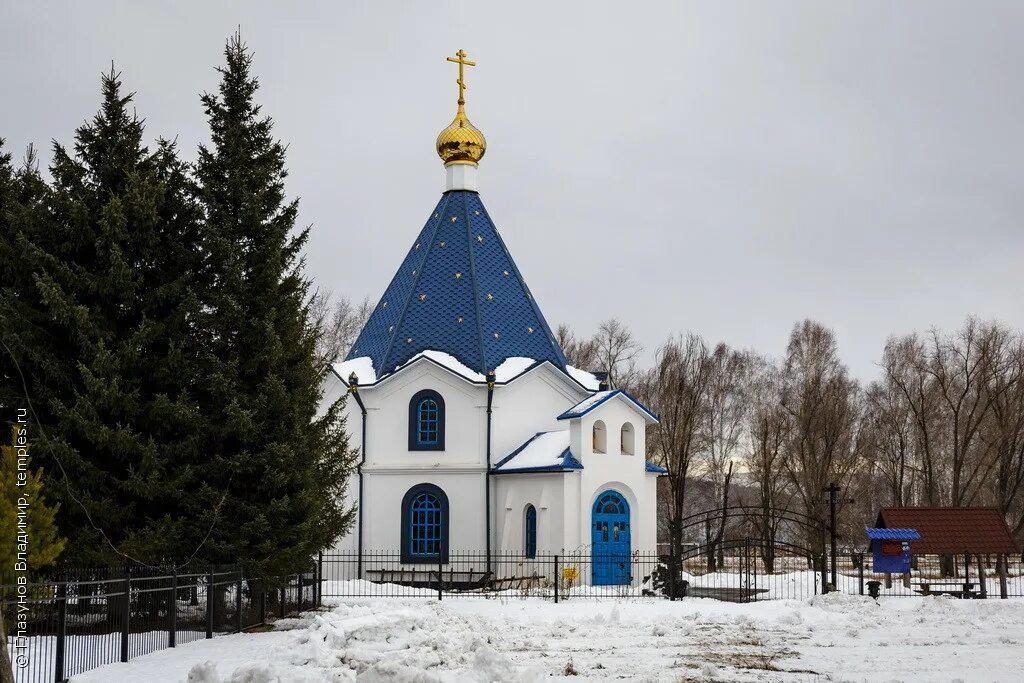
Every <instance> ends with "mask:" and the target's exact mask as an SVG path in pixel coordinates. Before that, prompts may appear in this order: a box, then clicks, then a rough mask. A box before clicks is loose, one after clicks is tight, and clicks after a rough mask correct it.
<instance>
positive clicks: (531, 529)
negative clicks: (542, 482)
mask: <svg viewBox="0 0 1024 683" xmlns="http://www.w3.org/2000/svg"><path fill="white" fill-rule="evenodd" d="M523 546H524V552H525V553H526V556H527V557H537V508H535V507H533V506H532V505H527V506H526V521H525V527H524V529H523Z"/></svg>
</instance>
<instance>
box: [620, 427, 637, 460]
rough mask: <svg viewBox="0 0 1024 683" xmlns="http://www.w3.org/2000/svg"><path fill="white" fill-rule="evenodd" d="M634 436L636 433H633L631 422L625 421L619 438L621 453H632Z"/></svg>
mask: <svg viewBox="0 0 1024 683" xmlns="http://www.w3.org/2000/svg"><path fill="white" fill-rule="evenodd" d="M635 436H636V435H635V434H634V433H633V425H632V423H629V422H627V423H626V424H624V425H622V437H621V439H620V440H619V451H620V452H621V453H622V454H623V455H633V453H634V450H633V449H634V447H635V446H634V443H635Z"/></svg>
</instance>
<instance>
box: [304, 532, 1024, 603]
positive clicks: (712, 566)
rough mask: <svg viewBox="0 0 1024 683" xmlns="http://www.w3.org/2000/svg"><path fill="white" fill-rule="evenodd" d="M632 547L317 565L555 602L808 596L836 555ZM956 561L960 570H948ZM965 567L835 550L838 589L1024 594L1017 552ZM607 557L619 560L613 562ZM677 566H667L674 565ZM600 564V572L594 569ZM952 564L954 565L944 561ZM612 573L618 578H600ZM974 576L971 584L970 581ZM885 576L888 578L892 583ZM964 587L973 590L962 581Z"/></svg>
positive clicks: (354, 558)
mask: <svg viewBox="0 0 1024 683" xmlns="http://www.w3.org/2000/svg"><path fill="white" fill-rule="evenodd" d="M710 555H713V556H709V553H706V552H703V549H702V551H701V552H683V553H681V554H680V556H679V557H675V556H674V555H673V554H671V553H668V554H666V553H661V554H659V553H654V552H647V553H643V552H634V553H632V554H631V555H629V556H628V557H622V556H613V557H597V556H593V555H592V554H591V553H590V552H589V551H580V552H574V553H566V554H537V555H536V556H535V557H527V556H526V555H524V554H521V553H498V554H492V555H491V557H490V560H488V558H487V555H486V554H485V553H483V552H475V551H470V552H452V553H449V555H448V557H447V558H446V560H445V561H442V562H439V563H438V564H432V563H431V564H410V563H407V562H402V558H401V554H400V553H399V552H397V551H368V552H364V553H363V554H362V556H361V557H360V556H359V555H358V554H356V553H327V554H323V555H321V556H320V559H319V563H318V566H319V573H320V576H321V578H322V585H321V590H322V595H323V597H325V598H433V599H444V598H445V597H451V596H460V597H475V598H487V597H496V596H499V595H500V596H502V597H522V598H531V597H532V598H542V599H547V600H553V601H556V602H559V601H564V600H579V599H601V598H669V599H678V598H684V597H686V598H715V599H719V600H727V601H731V602H754V601H759V600H780V599H786V600H802V599H806V598H810V597H812V596H814V595H818V594H821V593H825V592H828V591H829V590H831V589H832V587H831V586H830V584H831V572H830V570H831V561H830V558H829V557H828V555H827V554H825V553H822V554H818V555H813V554H810V553H807V552H805V551H804V550H803V549H801V548H798V547H796V546H790V545H787V544H785V543H776V544H774V545H773V546H771V548H770V551H769V549H768V548H767V547H765V546H763V545H762V544H761V543H759V542H758V541H756V540H753V539H743V540H737V541H731V542H728V543H723V544H721V547H719V548H716V549H715V551H714V552H713V553H711V554H710ZM950 561H952V562H953V564H954V565H955V566H956V567H958V568H959V569H958V570H957V572H958V575H956V576H952V577H944V573H943V568H944V565H943V563H944V562H945V563H946V564H947V565H948V563H949V562H950ZM972 563H973V564H972V565H970V570H969V571H970V574H969V576H968V577H966V578H965V577H964V575H963V572H964V567H965V565H964V558H963V556H959V557H957V558H953V560H948V559H944V558H939V557H933V556H924V557H919V558H917V560H916V569H915V570H914V571H913V572H912V574H911V576H910V578H909V579H906V580H905V579H904V577H901V576H895V577H889V580H888V581H887V579H886V576H885V575H884V574H876V573H874V572H873V571H872V567H871V556H870V555H865V554H864V553H861V552H859V551H852V552H840V553H838V554H837V556H836V569H837V576H836V583H837V586H836V589H837V590H839V591H841V592H843V593H848V594H855V595H856V594H861V595H868V594H869V593H870V592H871V584H870V582H872V581H877V582H878V583H879V585H880V586H881V589H880V593H879V595H880V597H916V596H926V595H938V594H949V595H955V596H956V597H965V596H966V597H972V598H973V597H978V598H980V597H987V598H1000V597H1011V598H1012V597H1024V562H1022V558H1021V557H1020V556H1013V557H1006V558H1003V559H1002V560H1000V559H999V558H996V557H990V558H981V561H980V567H981V574H982V576H983V579H982V578H979V576H978V572H979V569H978V567H979V560H978V558H974V557H973V556H972ZM608 565H612V570H611V572H609V571H608ZM671 566H674V567H676V571H675V572H672V571H669V567H671ZM595 568H597V569H598V572H597V573H595ZM946 568H947V569H948V567H946ZM608 579H611V581H612V582H611V583H602V581H607V580H608ZM967 584H971V585H970V586H969V587H966V588H965V586H967ZM887 586H888V587H887ZM965 590H966V591H967V592H966V594H965V592H964V591H965Z"/></svg>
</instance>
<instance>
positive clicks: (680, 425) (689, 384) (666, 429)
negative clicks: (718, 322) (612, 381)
mask: <svg viewBox="0 0 1024 683" xmlns="http://www.w3.org/2000/svg"><path fill="white" fill-rule="evenodd" d="M710 381H711V363H710V353H709V351H708V346H707V344H706V343H704V340H703V339H701V338H700V337H699V336H697V335H695V334H688V335H686V336H685V337H672V338H670V339H669V340H668V341H667V342H666V343H665V344H664V345H662V346H661V347H660V348H659V349H658V351H657V353H656V357H655V366H654V368H653V369H652V370H651V371H650V372H648V373H645V375H644V377H643V381H642V382H641V383H640V393H641V396H642V398H643V400H645V401H646V402H647V403H648V405H650V406H651V407H652V408H653V409H654V411H655V412H657V413H658V415H659V417H660V418H661V421H660V423H659V424H658V425H655V426H654V427H652V428H651V429H650V430H649V432H648V450H649V451H651V452H654V453H657V456H656V457H657V458H658V459H659V460H660V461H661V464H662V465H663V466H664V467H665V468H666V469H667V470H668V474H667V476H666V477H665V478H666V480H667V486H666V488H667V489H668V494H669V495H668V501H667V506H666V507H667V509H666V517H667V522H668V531H669V542H670V543H671V544H672V547H673V549H674V552H675V554H676V556H677V557H678V556H679V553H680V551H681V550H682V542H683V529H682V520H683V517H684V516H685V514H686V513H685V502H686V485H687V481H688V479H689V477H690V476H691V466H692V465H693V461H694V457H695V456H696V454H697V453H698V452H699V450H700V449H701V447H702V445H703V444H702V443H701V438H702V434H703V427H704V423H705V420H706V417H707V411H708V390H709V384H710Z"/></svg>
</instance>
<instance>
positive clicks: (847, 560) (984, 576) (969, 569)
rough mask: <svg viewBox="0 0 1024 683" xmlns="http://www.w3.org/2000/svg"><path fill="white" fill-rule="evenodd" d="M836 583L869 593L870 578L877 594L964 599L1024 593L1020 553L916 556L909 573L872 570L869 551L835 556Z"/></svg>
mask: <svg viewBox="0 0 1024 683" xmlns="http://www.w3.org/2000/svg"><path fill="white" fill-rule="evenodd" d="M836 564H837V570H838V576H837V587H838V589H839V590H840V591H842V592H844V593H858V594H860V595H869V594H871V592H872V586H871V583H872V582H876V585H875V586H874V588H875V590H876V591H877V594H878V596H879V597H883V598H884V597H916V596H929V595H952V596H954V597H966V598H1024V557H1022V556H1021V555H1002V556H1000V555H981V556H978V555H916V556H914V558H913V565H912V568H911V572H910V574H907V575H903V574H885V573H882V572H877V573H876V572H875V571H874V570H873V567H872V557H871V554H870V553H864V552H861V551H860V550H852V551H845V552H839V553H838V554H837V555H836Z"/></svg>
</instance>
